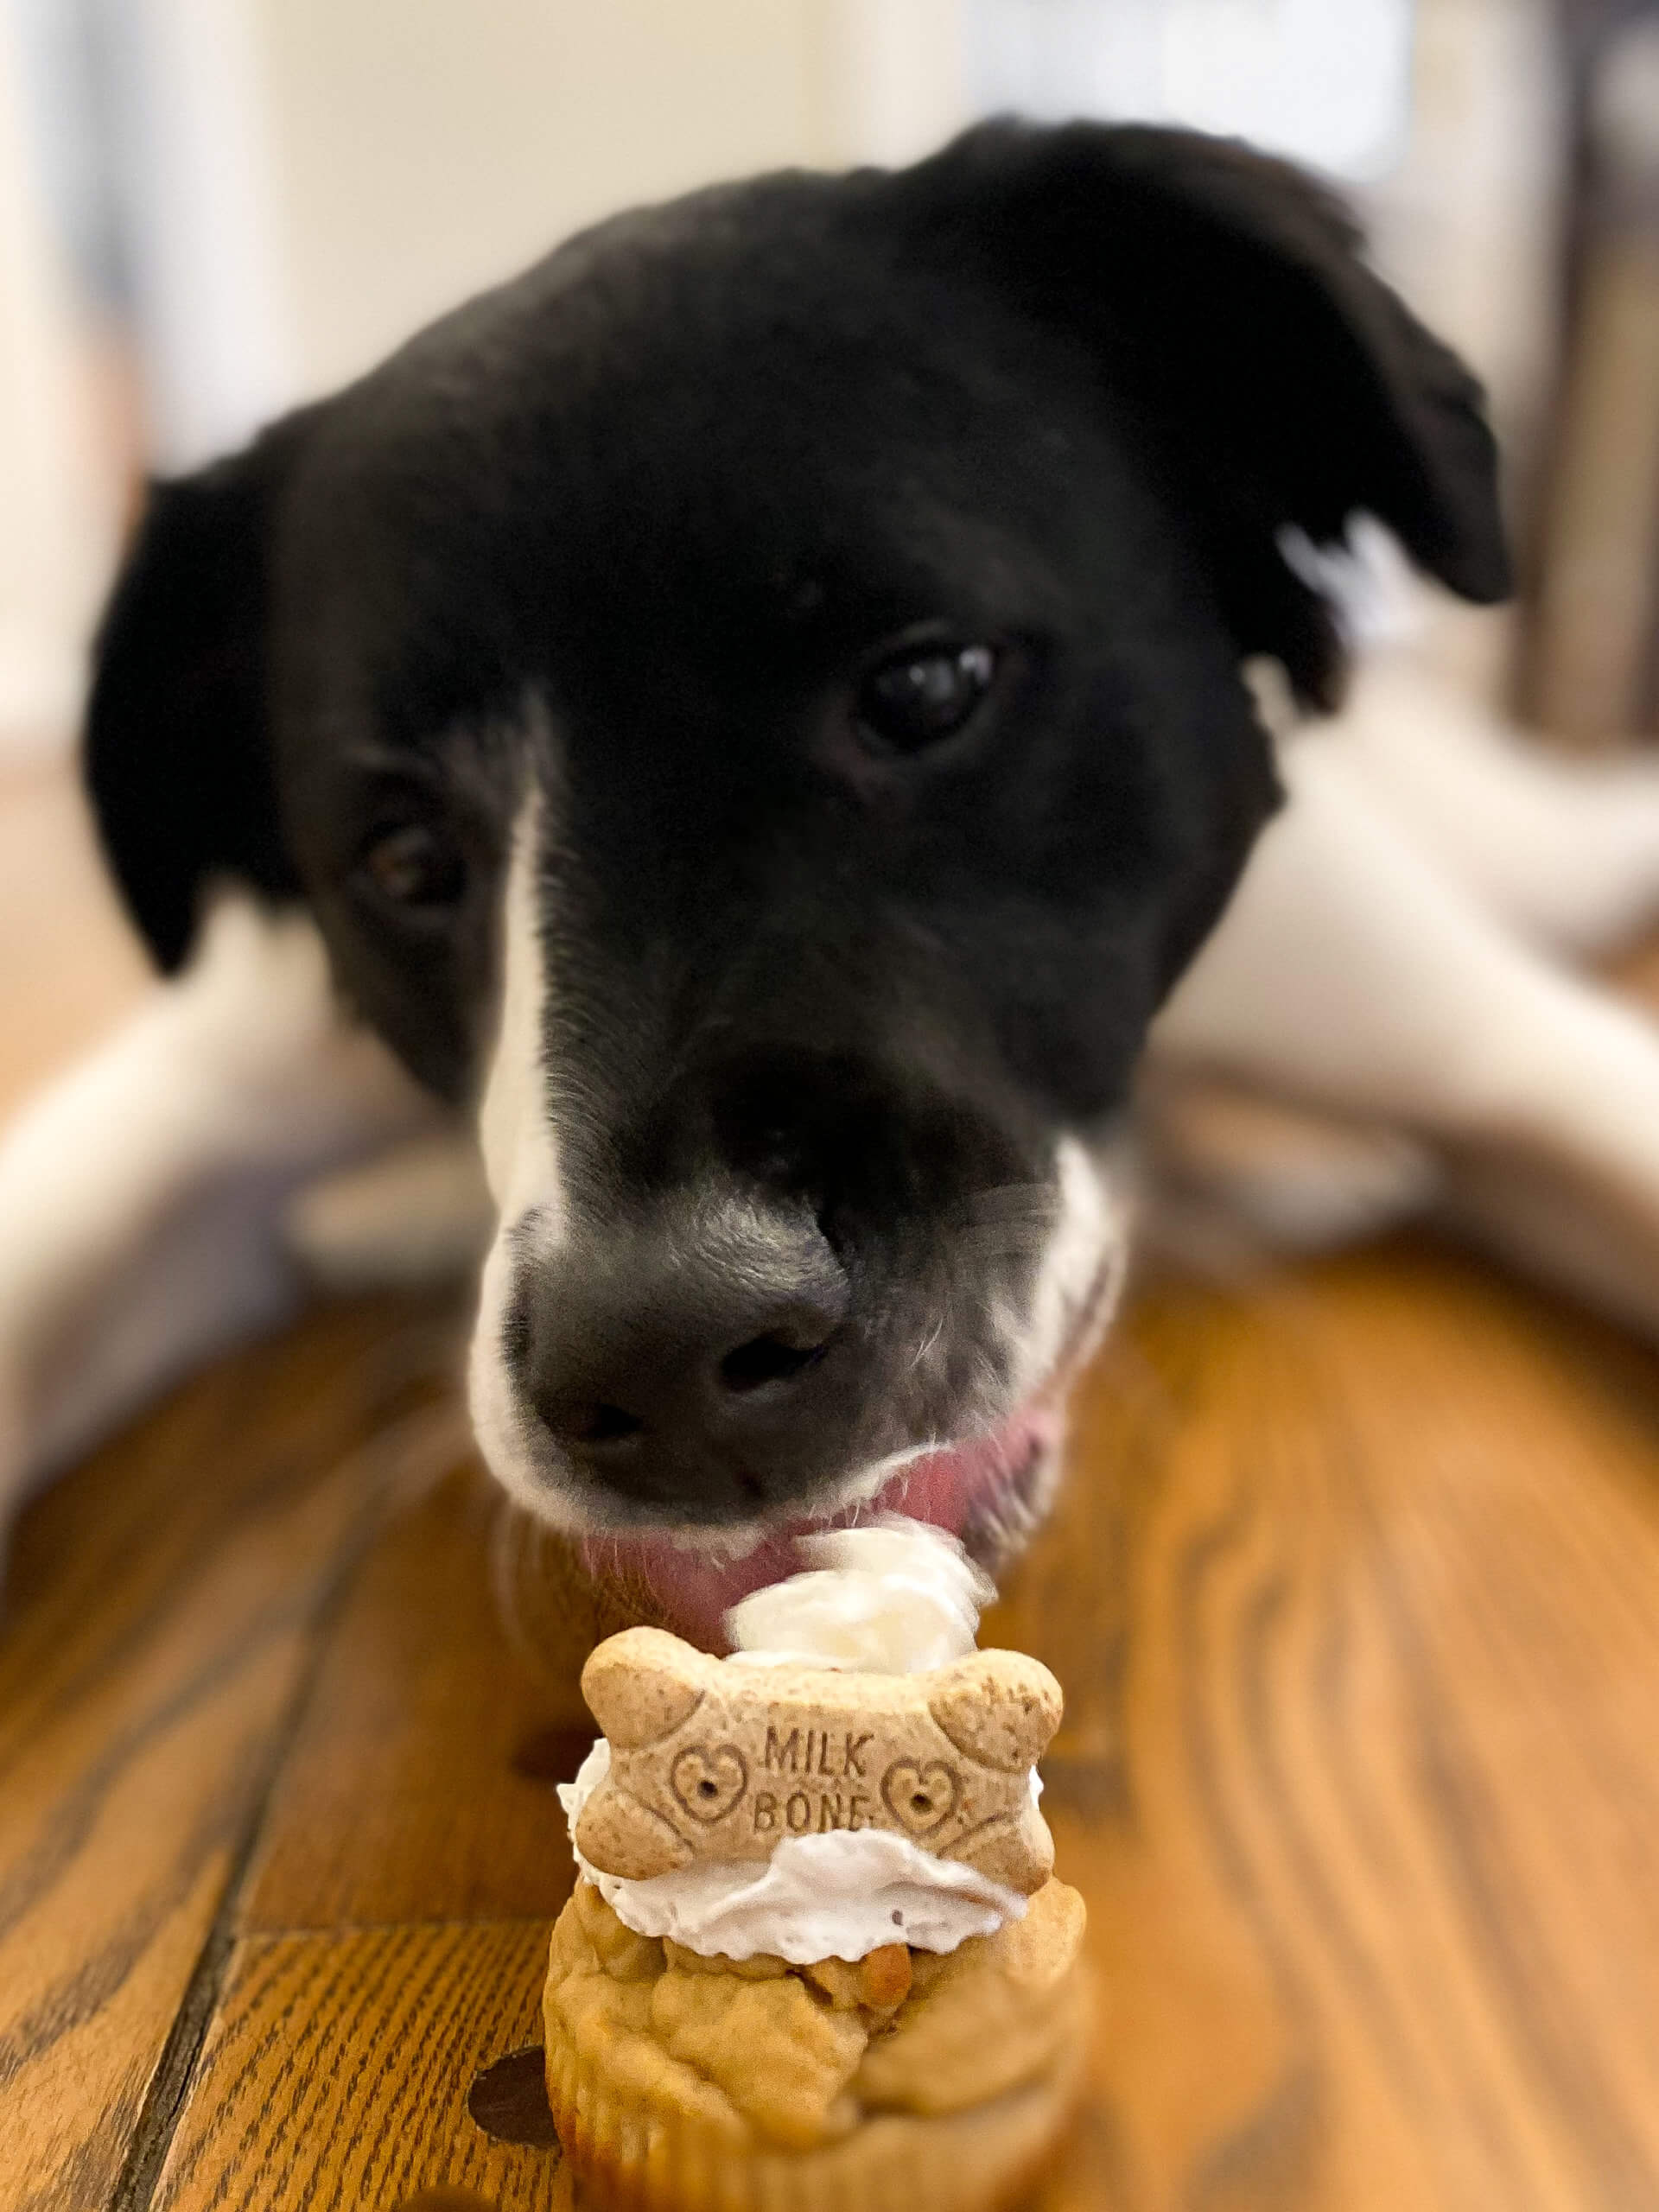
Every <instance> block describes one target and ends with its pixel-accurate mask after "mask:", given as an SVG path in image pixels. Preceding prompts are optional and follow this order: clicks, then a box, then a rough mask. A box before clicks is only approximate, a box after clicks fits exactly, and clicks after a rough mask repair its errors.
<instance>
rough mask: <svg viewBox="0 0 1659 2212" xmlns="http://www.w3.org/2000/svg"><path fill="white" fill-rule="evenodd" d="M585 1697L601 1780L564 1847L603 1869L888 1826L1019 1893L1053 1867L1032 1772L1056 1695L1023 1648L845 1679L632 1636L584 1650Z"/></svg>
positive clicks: (657, 1865) (642, 1866)
mask: <svg viewBox="0 0 1659 2212" xmlns="http://www.w3.org/2000/svg"><path fill="white" fill-rule="evenodd" d="M582 1694H583V1696H584V1697H585V1698H586V1699H587V1700H588V1705H589V1707H591V1709H592V1711H593V1714H594V1719H596V1720H597V1721H598V1723H599V1725H600V1726H601V1728H602V1729H603V1730H604V1732H605V1734H606V1736H607V1738H609V1741H610V1745H611V1770H610V1773H609V1775H608V1777H607V1779H606V1780H605V1781H604V1782H603V1783H601V1784H600V1785H599V1787H598V1788H597V1789H594V1792H593V1794H592V1795H591V1796H589V1798H588V1802H587V1803H586V1805H585V1806H584V1807H583V1808H582V1815H581V1817H580V1819H579V1820H578V1821H577V1822H576V1828H575V1842H576V1847H577V1848H578V1850H579V1851H580V1852H581V1853H582V1856H583V1857H584V1858H585V1859H588V1862H589V1863H590V1864H591V1865H592V1866H596V1867H597V1868H598V1869H599V1870H600V1871H601V1872H602V1873H607V1874H618V1875H621V1876H623V1877H624V1878H626V1879H627V1880H630V1881H645V1880H649V1879H650V1878H652V1876H653V1875H657V1874H665V1873H668V1872H671V1870H672V1869H673V1868H675V1867H677V1866H690V1864H691V1863H692V1861H693V1860H696V1859H726V1860H731V1859H767V1858H769V1857H770V1856H771V1854H772V1849H773V1847H774V1846H776V1845H777V1844H778V1843H779V1842H780V1841H781V1840H783V1839H784V1838H785V1836H800V1835H822V1834H828V1833H829V1831H831V1830H833V1829H836V1828H885V1829H887V1830H888V1831H889V1832H890V1833H891V1834H894V1835H899V1836H904V1837H906V1838H907V1839H908V1840H909V1841H911V1842H912V1843H915V1844H919V1845H920V1846H921V1847H923V1849H925V1850H927V1851H931V1852H932V1853H935V1854H936V1856H938V1857H939V1858H941V1859H962V1860H963V1861H964V1862H965V1863H966V1864H968V1865H969V1866H975V1867H976V1868H978V1870H979V1871H980V1872H981V1873H982V1874H985V1875H987V1876H988V1877H989V1878H990V1879H992V1880H993V1881H997V1882H1001V1883H1004V1884H1005V1885H1007V1887H1008V1888H1010V1889H1014V1890H1020V1891H1025V1892H1026V1894H1027V1895H1030V1894H1031V1893H1032V1892H1033V1891H1036V1890H1038V1889H1039V1888H1040V1887H1041V1886H1042V1885H1043V1883H1044V1882H1046V1880H1047V1879H1048V1877H1049V1874H1050V1872H1051V1871H1052V1867H1053V1864H1054V1844H1053V1839H1052V1837H1051V1836H1050V1834H1049V1832H1048V1828H1047V1825H1046V1822H1045V1821H1044V1820H1043V1817H1042V1815H1041V1814H1040V1813H1039V1811H1038V1809H1037V1807H1036V1804H1035V1802H1034V1801H1033V1796H1032V1794H1031V1788H1030V1782H1029V1775H1030V1770H1031V1768H1032V1766H1033V1764H1034V1763H1035V1762H1036V1760H1037V1759H1038V1758H1039V1756H1040V1755H1041V1753H1042V1751H1043V1750H1044V1749H1045V1747H1046V1745H1047V1743H1048V1740H1049V1738H1050V1737H1051V1736H1052V1734H1053V1733H1054V1731H1055V1729H1056V1728H1057V1727H1058V1726H1059V1722H1060V1711H1061V1699H1060V1688H1059V1684H1058V1682H1057V1681H1055V1679H1054V1677H1053V1676H1052V1675H1051V1674H1050V1673H1049V1671H1048V1669H1047V1668H1046V1667H1044V1666H1042V1665H1040V1664H1039V1662H1038V1661H1037V1660H1035V1659H1028V1658H1027V1657H1025V1656H1023V1655H1022V1654H1021V1653H1020V1652H1017V1651H976V1652H974V1653H972V1654H971V1655H970V1656H969V1657H967V1658H965V1659H959V1660H957V1661H956V1662H954V1663H953V1664H952V1665H950V1666H949V1667H939V1668H936V1669H934V1670H933V1671H932V1672H931V1673H930V1674H922V1675H875V1674H852V1673H845V1674H843V1673H839V1672H836V1671H834V1670H831V1669H827V1668H819V1667H803V1666H796V1665H792V1664H787V1663H785V1664H781V1665H776V1666H772V1665H767V1666H744V1665H741V1664H738V1665H734V1664H733V1663H731V1662H727V1661H721V1660H719V1659H711V1658H710V1657H709V1656H708V1654H707V1653H705V1652H702V1651H698V1650H696V1649H695V1648H694V1647H693V1646H692V1645H690V1644H689V1643H682V1642H681V1641H680V1639H679V1637H676V1636H669V1635H667V1634H665V1633H664V1630H661V1629H654V1628H633V1629H627V1630H624V1631H623V1633H622V1634H621V1635H620V1636H613V1637H610V1638H609V1639H608V1640H607V1642H606V1643H601V1645H600V1646H599V1648H598V1649H596V1650H595V1651H594V1653H593V1655H592V1656H591V1657H590V1658H589V1660H588V1664H587V1666H586V1667H585V1668H584V1669H583V1670H582Z"/></svg>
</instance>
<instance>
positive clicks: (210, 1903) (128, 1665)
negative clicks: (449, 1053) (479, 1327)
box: [0, 1300, 433, 2212]
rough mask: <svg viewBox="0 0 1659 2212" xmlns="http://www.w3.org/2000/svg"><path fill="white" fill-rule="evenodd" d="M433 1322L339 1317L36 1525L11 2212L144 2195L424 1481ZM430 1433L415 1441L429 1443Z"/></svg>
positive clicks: (3, 1871) (162, 1422) (98, 1472)
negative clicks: (163, 2111) (344, 1631)
mask: <svg viewBox="0 0 1659 2212" xmlns="http://www.w3.org/2000/svg"><path fill="white" fill-rule="evenodd" d="M432 1332H433V1319H432V1313H431V1309H429V1308H428V1307H426V1306H412V1305H404V1304H403V1303H401V1302H397V1301H390V1300H383V1301H376V1302H373V1303H365V1305H363V1306H359V1307H357V1308H354V1309H337V1310H334V1311H333V1312H328V1313H318V1314H317V1315H316V1316H315V1317H314V1319H312V1321H311V1322H310V1323H309V1324H308V1325H306V1326H305V1327H303V1328H302V1329H301V1330H299V1331H298V1332H296V1333H295V1334H294V1335H293V1336H291V1337H290V1338H287V1339H284V1340H283V1342H281V1343H278V1344H270V1345H266V1346H264V1347H261V1348H259V1349H257V1350H255V1351H249V1352H247V1353H245V1354H243V1355H241V1356H239V1357H236V1358H233V1359H231V1360H228V1361H226V1362H225V1363H222V1364H221V1365H220V1366H219V1367H218V1368H216V1369H215V1370H213V1373H212V1374H210V1375H208V1376H204V1377H202V1378H200V1380H199V1381H198V1382H196V1383H193V1384H192V1385H190V1386H189V1387H188V1388H187V1389H185V1390H183V1391H182V1392H181V1393H180V1394H178V1395H177V1396H175V1398H174V1399H173V1400H172V1401H171V1402H169V1403H168V1405H166V1406H165V1407H164V1408H162V1409H161V1410H160V1411H159V1412H158V1413H157V1414H155V1415H154V1416H153V1417H152V1418H150V1419H149V1420H148V1421H144V1422H143V1423H141V1424H140V1425H139V1426H138V1427H137V1428H135V1429H134V1430H132V1431H131V1432H130V1433H129V1434H128V1435H127V1436H126V1437H125V1438H124V1439H123V1440H121V1441H120V1442H119V1443H118V1444H117V1445H115V1446H112V1447H111V1448H110V1449H109V1450H108V1451H106V1452H103V1453H101V1454H100V1455H99V1457H98V1458H97V1459H94V1460H93V1461H92V1462H91V1463H90V1464H89V1465H87V1466H86V1467H85V1468H83V1469H82V1470H80V1471H79V1472H78V1473H76V1474H75V1475H73V1476H72V1477H70V1478H67V1479H66V1480H65V1481H64V1482H63V1483H61V1484H59V1485H57V1486H56V1487H55V1488H54V1489H53V1490H51V1491H48V1492H47V1493H46V1494H45V1495H44V1496H43V1497H41V1499H40V1500H39V1501H38V1502H37V1503H36V1504H35V1506H34V1507H33V1508H32V1509H31V1510H30V1511H29V1513H28V1514H27V1515H26V1516H25V1517H24V1519H23V1521H22V1524H21V1526H20V1529H19V1532H18V1535H17V1539H16V1544H15V1547H14V1551H13V1556H12V1560H11V1565H10V1576H9V1580H8V1586H7V1598H8V1608H9V1610H8V1618H7V1622H6V1633H5V1636H4V1637H3V1640H0V2107H3V2111H4V2115H5V2125H4V2131H3V2133H4V2152H3V2164H0V2178H3V2184H4V2188H3V2199H4V2202H5V2203H6V2204H7V2206H8V2212H14V2208H15V2212H24V2208H27V2212H47V2208H48V2207H51V2208H56V2207H62V2208H65V2212H86V2208H88V2207H91V2206H93V2205H98V2204H102V2203H104V2202H106V2201H107V2199H108V2197H109V2195H110V2193H111V2190H113V2189H114V2187H115V2186H116V2183H117V2179H118V2176H119V2174H120V2173H121V2171H122V2168H123V2164H124V2162H125V2161H126V2160H127V2158H129V2155H130V2153H131V2152H132V2147H133V2144H134V2139H135V2130H136V2129H137V2127H138V2125H139V2122H140V2116H141V2114H142V2113H143V2108H144V2102H145V2098H146V2095H147V2094H148V2092H149V2088H150V2086H151V2083H152V2082H153V2081H154V2079H155V2077H156V2069H157V2066H158V2063H159V2062H160V2060H161V2057H162V2052H163V2050H164V2048H165V2046H166V2045H167V2043H168V2036H169V2033H170V2031H172V2029H173V2027H174V2023H175V2016H176V2015H177V2013H178V2012H179V2008H180V2005H181V2001H182V2000H183V1999H184V1997H185V1994H186V1992H187V1989H188V1986H189V1984H190V1981H191V1977H192V1974H193V1971H194V1968H195V1966H196V1963H197V1961H198V1959H199V1958H200V1955H201V1953H202V1950H203V1946H204V1944H205V1942H207V1937H208V1934H209V1930H210V1929H211V1928H212V1925H213V1917H214V1915H215V1912H216V1910H217V1909H218V1906H219V1901H220V1898H221V1897H222V1895H223V1893H224V1891H225V1887H226V1882H227V1880H228V1879H229V1878H230V1877H231V1874H232V1870H233V1868H234V1867H235V1866H236V1864H237V1862H238V1855H239V1853H241V1852H242V1851H243V1850H244V1849H245V1841H246V1839H247V1836H248V1833H249V1828H250V1823H251V1821H252V1820H253V1819H254V1817H255V1816H256V1814H257V1808H258V1804H259V1802H260V1799H261V1796H262V1793H263V1791H264V1787H265V1785H266V1783H267V1781H268V1779H269V1777H270V1770H271V1762H272V1759H273V1757H274V1754H275V1751H276V1749H277V1745H279V1744H280V1741H281V1738H282V1735H283V1729H284V1727H285V1726H286V1725H287V1723H288V1719H289V1714H290V1713H291V1712H292V1709H293V1707H294V1704H295V1700H296V1697H297V1695H298V1694H299V1692H300V1690H301V1688H302V1684H303V1681H304V1679H305V1674H306V1669H307V1665H308V1656H309V1653H310V1650H311V1647H312V1642H313V1638H314V1635H315V1625H316V1623H317V1620H318V1618H319V1613H320V1609H321V1607H322V1605H323V1604H324V1602H325V1600H326V1599H327V1594H328V1592H329V1591H330V1589H331V1588H332V1587H333V1586H334V1584H335V1582H336V1581H337V1580H338V1577H339V1575H340V1572H341V1567H342V1562H343V1561H344V1560H346V1558H348V1557H349V1556H350V1555H351V1554H352V1553H353V1550H354V1548H356V1547H357V1546H358V1545H359V1543H360V1541H361V1537H362V1534H363V1532H364V1530H365V1528H366V1526H367V1525H368V1522H369V1520H370V1517H371V1516H372V1514H373V1512H374V1511H375V1510H377V1499H378V1496H379V1495H380V1493H382V1492H383V1491H385V1487H386V1484H387V1482H388V1479H389V1478H391V1476H392V1475H393V1474H395V1471H396V1466H397V1463H398V1461H399V1460H400V1459H401V1457H402V1453H401V1451H397V1452H393V1453H392V1455H391V1462H390V1463H388V1462H386V1461H385V1459H383V1458H379V1457H377V1455H376V1454H375V1453H374V1452H364V1451H363V1450H361V1449H360V1448H359V1447H360V1446H362V1445H363V1442H364V1440H365V1438H368V1437H371V1436H372V1435H373V1434H375V1433H377V1432H378V1431H379V1430H380V1429H382V1428H383V1427H385V1424H386V1423H387V1422H388V1421H394V1420H395V1417H396V1416H397V1414H399V1413H400V1412H401V1411H404V1409H407V1408H411V1407H412V1406H413V1405H415V1404H416V1402H418V1398H419V1394H420V1391H421V1389H423V1387H424V1388H426V1389H428V1390H429V1386H423V1385H421V1383H420V1382H419V1370H420V1368H421V1367H422V1365H423V1364H429V1357H430V1345H431V1339H432ZM402 1433H403V1432H402V1431H394V1434H395V1435H401V1434H402Z"/></svg>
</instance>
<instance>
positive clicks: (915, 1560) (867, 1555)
mask: <svg viewBox="0 0 1659 2212" xmlns="http://www.w3.org/2000/svg"><path fill="white" fill-rule="evenodd" d="M796 1548H797V1549H798V1551H799V1552H800V1553H801V1554H802V1556H803V1557H804V1558H805V1559H807V1560H810V1562H811V1566H810V1569H809V1570H808V1572H806V1573H803V1574H792V1575H791V1576H790V1577H789V1579H788V1580H787V1581H785V1582H774V1583H772V1584H771V1585H769V1586H768V1587H766V1589H764V1590H757V1591H755V1592H753V1594H752V1595H751V1596H749V1597H747V1598H745V1599H743V1600H742V1602H741V1604H740V1605H734V1606H733V1607H732V1609H731V1611H729V1612H728V1614H727V1616H726V1635H727V1639H728V1642H729V1643H730V1644H731V1646H732V1649H733V1651H734V1654H735V1655H736V1656H738V1657H739V1658H741V1659H744V1660H747V1661H751V1662H773V1663H783V1662H788V1661H794V1662H798V1663H802V1662H804V1663H805V1664H806V1665H808V1666H812V1667H847V1668H852V1669H857V1670H858V1671H860V1672H862V1673H868V1674H874V1675H919V1674H925V1672H926V1671H927V1669H929V1668H931V1667H945V1666H949V1664H950V1662H951V1660H953V1659H965V1658H966V1657H967V1656H968V1654H969V1652H970V1651H971V1650H972V1649H973V1648H974V1638H975V1637H976V1635H977V1633H978V1631H979V1616H980V1614H981V1612H982V1610H983V1609H984V1607H985V1606H987V1605H988V1604H989V1603H990V1601H991V1599H993V1598H994V1597H995V1595H996V1592H995V1586H993V1584H992V1582H991V1580H990V1578H989V1576H988V1575H987V1574H985V1573H982V1571H981V1570H980V1569H979V1568H978V1567H976V1566H975V1565H974V1563H973V1561H972V1560H970V1559H969V1556H968V1554H967V1553H966V1552H965V1551H963V1548H962V1546H961V1545H960V1544H959V1543H958V1542H957V1540H956V1538H955V1537H954V1536H950V1535H946V1534H945V1533H944V1530H943V1529H931V1528H929V1527H927V1526H926V1525H925V1523H924V1522H919V1521H904V1520H900V1519H899V1517H898V1516H896V1515H887V1516H883V1517H882V1518H881V1519H880V1520H877V1521H872V1522H867V1523H866V1524H865V1525H864V1526H863V1527H861V1528H857V1529H827V1530H825V1531H824V1532H823V1534H822V1535H812V1536H803V1537H801V1538H800V1539H799V1540H798V1543H797V1547H796Z"/></svg>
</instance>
